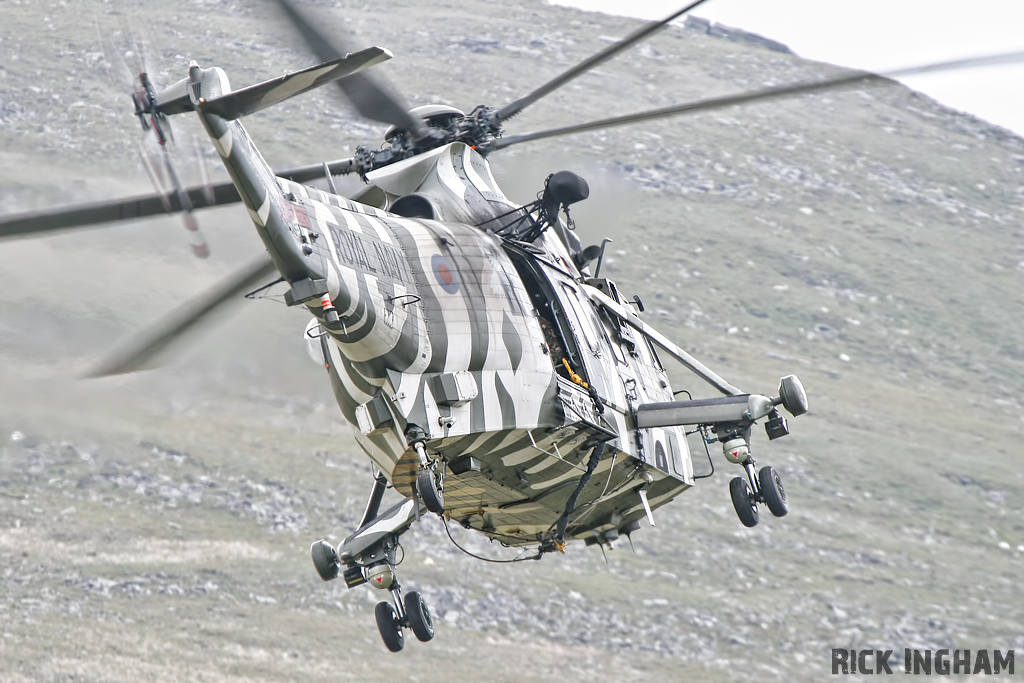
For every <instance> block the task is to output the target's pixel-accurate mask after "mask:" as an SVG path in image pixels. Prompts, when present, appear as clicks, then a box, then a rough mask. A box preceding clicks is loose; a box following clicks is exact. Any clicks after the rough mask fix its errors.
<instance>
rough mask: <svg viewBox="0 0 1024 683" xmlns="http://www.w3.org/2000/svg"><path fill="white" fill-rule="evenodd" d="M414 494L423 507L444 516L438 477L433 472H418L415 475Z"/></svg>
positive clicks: (442, 496)
mask: <svg viewBox="0 0 1024 683" xmlns="http://www.w3.org/2000/svg"><path fill="white" fill-rule="evenodd" d="M416 492H417V493H418V494H419V496H420V500H422V501H423V505H425V506H426V508H427V509H428V510H430V511H431V512H433V513H434V514H438V515H440V514H444V494H442V493H441V487H440V484H439V483H438V475H437V473H436V472H434V470H432V469H429V470H420V473H419V474H418V475H416Z"/></svg>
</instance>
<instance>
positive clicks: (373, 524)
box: [310, 470, 444, 652]
mask: <svg viewBox="0 0 1024 683" xmlns="http://www.w3.org/2000/svg"><path fill="white" fill-rule="evenodd" d="M420 475H421V478H422V475H427V476H428V477H429V479H428V481H429V482H434V481H435V480H434V473H433V471H432V470H424V471H423V472H421V473H420ZM419 486H420V487H421V488H420V491H421V493H420V498H422V499H423V504H424V505H426V506H428V507H429V506H430V505H431V504H433V502H435V501H439V500H440V491H437V490H436V489H434V488H433V487H428V485H427V484H426V483H424V484H419ZM386 487H387V479H386V478H385V477H384V475H382V474H381V473H379V472H378V473H376V474H375V476H374V483H373V488H372V489H371V491H370V498H369V500H368V501H367V503H366V510H365V512H363V518H362V521H361V522H360V524H359V528H358V529H357V530H356V531H355V532H354V533H353V534H352V535H351V536H349V537H348V538H346V539H345V540H344V541H342V542H341V544H340V545H339V546H338V548H337V550H335V548H334V547H333V546H331V544H330V543H328V542H327V541H323V540H321V541H317V542H316V543H314V544H313V546H312V547H311V548H310V551H311V554H312V557H313V566H314V567H316V571H317V573H318V574H319V575H320V578H322V579H323V580H324V581H331V580H333V579H336V578H338V577H339V576H343V577H344V579H345V585H346V586H348V587H349V588H354V587H355V586H358V585H360V584H363V583H368V584H370V585H371V586H373V587H374V588H377V589H379V590H386V591H388V592H390V593H391V601H390V602H389V601H387V600H384V601H381V602H379V603H377V607H376V609H375V610H374V614H375V616H376V619H377V630H378V631H380V637H381V640H383V641H384V645H385V647H387V649H388V650H390V651H391V652H399V651H401V650H402V648H404V647H405V635H404V631H403V629H406V628H410V629H412V632H413V634H415V636H416V638H417V639H419V640H420V641H422V642H427V641H429V640H431V639H433V637H434V622H433V620H432V619H431V618H430V610H429V609H428V608H427V604H426V603H425V602H424V601H423V596H421V595H420V594H419V593H418V592H417V591H412V592H410V593H409V594H407V595H405V596H404V598H403V596H402V587H401V586H400V585H399V583H398V577H397V576H395V565H396V564H398V561H399V558H398V549H399V548H400V544H399V537H400V536H401V535H402V534H404V533H405V532H406V531H408V530H409V527H410V526H411V525H412V523H413V522H415V521H416V519H417V518H418V517H419V514H420V501H416V500H411V499H406V500H404V501H402V502H400V503H398V504H396V505H394V506H392V507H391V508H389V509H388V510H385V511H384V512H380V504H381V500H382V498H383V495H384V489H385V488H386ZM431 492H433V493H435V494H436V496H435V498H434V499H433V501H432V500H431V499H430V494H431ZM424 493H425V494H426V495H424ZM443 509H444V507H443V505H442V506H441V510H442V511H443Z"/></svg>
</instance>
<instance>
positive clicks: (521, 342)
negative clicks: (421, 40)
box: [198, 68, 693, 545]
mask: <svg viewBox="0 0 1024 683" xmlns="http://www.w3.org/2000/svg"><path fill="white" fill-rule="evenodd" d="M203 89H204V93H210V94H209V95H207V96H208V97H212V96H214V95H216V94H219V93H220V92H228V91H229V89H230V88H229V86H228V83H227V79H226V77H225V76H224V74H223V71H221V70H220V69H216V68H214V69H207V70H206V71H205V72H204V77H203ZM198 111H199V116H200V118H201V119H202V121H203V124H204V126H205V127H206V129H207V131H208V132H209V134H210V136H211V138H212V139H213V141H214V144H215V146H216V147H217V150H218V152H219V153H220V155H221V157H222V159H223V161H224V164H225V166H226V167H227V169H228V172H229V173H230V175H231V177H232V179H233V180H234V182H235V184H236V186H238V188H239V194H240V195H241V197H242V200H243V202H244V203H245V206H246V208H247V209H248V211H249V214H250V216H251V217H252V220H253V223H254V224H255V226H256V229H257V232H258V233H259V234H260V237H261V238H262V239H263V241H264V244H265V245H266V247H267V250H268V251H269V253H270V255H271V257H272V258H273V260H274V262H275V264H276V265H277V267H278V269H279V270H280V271H281V274H282V275H283V276H284V277H285V279H286V280H288V281H289V282H297V281H301V280H306V279H312V280H324V281H326V283H327V288H328V293H329V295H330V297H331V301H332V303H333V304H334V306H335V308H336V309H337V311H338V313H339V315H340V317H341V319H342V321H343V324H342V326H341V329H337V330H327V329H326V327H324V330H325V334H324V335H323V336H322V337H321V340H320V343H321V349H322V350H323V352H324V358H325V361H326V362H325V365H326V370H327V373H328V375H329V378H330V381H331V384H332V388H333V390H334V393H335V396H336V398H337V401H338V404H339V406H340V408H341V412H342V415H343V416H344V418H345V420H346V421H348V422H349V423H350V424H352V425H353V428H354V432H355V436H356V440H357V442H358V443H359V444H360V446H361V447H362V448H363V449H364V450H365V451H366V453H367V454H368V455H369V457H370V458H371V460H373V462H374V463H375V464H376V465H377V467H379V468H380V469H381V471H383V472H384V473H385V474H386V475H387V476H388V477H389V479H390V480H391V481H392V483H393V484H394V485H395V488H396V489H397V490H398V491H399V492H401V493H403V494H405V495H407V496H411V495H412V494H413V492H412V482H413V480H414V477H415V474H416V471H417V469H418V467H419V461H418V458H417V456H416V454H415V452H414V451H413V450H412V449H411V448H409V445H408V444H407V443H406V439H405V437H404V434H405V429H406V427H407V426H408V425H411V424H415V425H417V426H419V427H420V428H421V429H422V430H424V432H425V433H426V434H427V436H428V439H427V446H428V450H429V451H430V452H431V453H432V454H436V455H437V456H438V457H441V458H443V459H444V460H445V461H447V462H448V463H452V462H455V461H456V460H457V459H458V458H460V457H463V456H466V455H472V456H473V457H474V458H476V460H477V461H478V462H479V463H480V467H479V469H478V470H476V469H468V470H465V471H463V472H461V473H460V474H458V475H456V474H454V473H452V472H451V471H450V470H449V471H448V472H447V474H446V481H445V500H446V511H447V514H448V515H450V516H451V517H452V518H453V519H456V520H458V521H459V522H461V523H463V524H464V525H466V526H469V527H472V528H476V529H479V530H481V531H483V532H484V533H486V534H488V535H490V536H492V537H493V538H498V539H500V540H502V541H503V542H505V543H508V544H511V545H515V544H525V543H533V542H537V541H538V540H540V539H541V537H543V536H544V534H546V533H548V531H549V530H550V528H551V527H552V525H553V523H554V522H555V520H556V519H557V517H558V515H559V514H560V513H561V511H562V509H563V508H564V506H565V501H566V499H567V498H568V496H569V495H570V493H571V492H572V490H573V489H574V488H575V486H576V483H577V481H578V480H579V478H580V476H582V474H583V472H584V471H585V469H586V468H585V463H586V460H587V458H588V457H589V456H590V454H591V452H592V451H593V449H594V447H595V446H596V444H598V443H600V442H606V443H607V444H608V447H607V448H606V449H605V452H604V456H603V458H602V460H601V462H600V463H599V464H598V467H597V470H596V472H595V474H594V477H593V478H592V480H591V482H590V484H588V486H587V487H586V488H585V489H584V491H583V492H582V494H581V496H580V498H579V503H578V505H577V510H578V514H577V515H576V517H575V518H574V519H572V520H571V523H570V525H569V530H568V533H567V537H568V538H583V537H587V536H590V535H591V534H592V533H594V532H595V531H603V530H606V529H614V528H617V527H618V528H621V527H622V526H623V525H624V524H626V523H628V522H630V521H632V520H635V519H638V518H639V517H642V516H643V515H644V512H643V509H642V506H641V503H640V499H639V496H638V495H637V493H636V491H637V489H638V488H639V487H640V486H642V485H643V486H645V487H646V488H647V489H648V496H649V499H650V501H651V505H652V507H658V506H659V505H662V504H664V503H666V502H668V501H669V500H671V499H672V498H674V497H675V496H676V495H678V494H679V493H680V492H682V491H684V490H685V489H686V488H688V487H689V486H690V485H692V482H693V479H692V477H693V471H692V466H691V464H690V457H689V451H688V449H687V448H686V440H685V436H684V434H683V433H682V431H681V430H680V429H679V428H662V429H656V430H643V431H637V430H636V429H635V423H634V420H633V411H634V409H635V406H636V405H639V404H641V403H646V402H652V401H659V400H670V398H671V391H670V390H669V388H668V382H667V379H666V377H665V375H664V370H663V369H661V368H660V364H659V363H658V362H657V361H656V358H655V356H654V355H653V350H652V349H651V348H650V347H649V345H648V344H647V343H646V341H645V340H639V341H638V340H636V339H632V340H630V339H628V338H627V337H628V334H627V333H625V332H623V331H622V330H621V329H619V327H618V325H616V324H615V323H614V321H611V320H610V319H606V318H605V317H603V316H601V315H600V314H599V313H598V312H597V309H596V308H595V307H594V306H593V305H592V304H591V303H589V302H590V297H588V296H587V292H586V288H587V287H589V286H590V285H588V284H585V283H584V282H582V280H583V277H582V274H581V273H580V272H579V271H578V270H576V268H575V266H574V265H573V263H572V260H571V258H570V256H569V252H568V249H567V248H566V246H565V245H564V244H563V243H562V242H561V241H560V240H558V239H557V238H556V237H554V236H553V231H548V232H546V233H545V234H544V235H543V236H542V237H541V238H540V239H539V240H538V241H537V242H536V243H535V244H534V245H532V246H531V250H532V251H531V252H529V253H530V254H533V253H534V252H536V255H535V256H530V255H528V256H526V257H524V256H523V252H521V251H520V252H517V253H519V256H518V258H521V259H522V258H528V259H533V261H534V262H535V263H534V266H536V268H537V269H538V271H537V272H539V273H543V277H544V278H546V279H547V282H546V283H545V286H546V287H549V288H551V291H553V292H557V296H558V297H559V301H560V302H561V304H560V305H561V306H562V307H563V308H564V309H565V310H566V311H571V312H572V315H573V316H574V318H573V320H574V322H569V323H567V326H568V329H567V330H564V331H563V332H564V333H565V334H567V335H572V336H574V337H575V339H574V340H572V341H573V343H576V344H578V346H579V348H580V350H581V355H580V358H581V362H582V363H583V364H584V366H585V367H581V368H579V370H580V371H581V372H584V373H585V375H586V376H587V377H589V378H590V381H591V383H592V384H593V385H594V387H595V388H596V389H597V390H598V392H599V394H600V395H601V397H602V399H603V400H604V403H605V406H606V407H605V409H604V413H603V414H601V413H600V412H599V411H598V410H597V407H596V405H595V403H594V401H593V399H592V397H591V396H590V395H589V394H588V393H587V392H586V391H584V390H582V389H581V388H580V387H578V386H576V385H574V384H573V383H571V382H569V381H568V380H566V379H564V378H562V377H560V376H559V375H558V374H557V373H556V371H555V367H556V364H557V363H558V361H559V359H556V358H552V356H551V355H549V354H550V349H549V347H548V346H547V343H546V340H545V336H544V331H543V330H542V328H541V325H540V321H539V315H538V312H537V310H536V309H535V305H534V301H533V300H532V299H531V295H530V293H529V292H528V291H527V289H526V286H525V284H524V281H523V279H522V274H521V273H520V272H519V271H518V270H517V267H516V264H515V263H513V261H512V259H511V258H510V255H509V252H508V250H507V249H506V248H505V247H506V245H503V244H502V243H501V241H500V240H499V239H498V238H496V237H495V236H494V235H493V234H489V233H488V232H486V231H484V230H481V229H479V228H476V227H473V225H475V224H480V223H483V222H484V221H487V220H488V219H491V218H494V217H495V216H497V215H499V214H502V213H505V212H507V211H509V210H511V209H513V208H515V207H514V205H513V204H512V203H511V202H510V201H509V200H508V199H506V198H505V197H504V195H503V194H502V193H501V190H500V189H499V188H498V187H497V184H496V183H495V182H494V179H493V177H492V176H491V174H490V171H489V169H488V167H487V163H486V160H484V159H483V158H482V157H481V156H480V155H479V154H477V153H476V152H474V151H472V150H470V149H469V148H467V147H466V146H465V145H461V144H459V143H455V144H452V145H448V146H447V147H445V148H442V149H441V150H440V151H439V152H438V153H437V154H434V155H432V158H431V160H430V161H431V163H432V165H431V166H430V167H429V168H428V169H427V171H426V172H425V173H423V164H424V162H423V160H422V159H419V158H416V159H413V160H410V161H413V162H415V163H410V164H408V166H409V168H410V169H411V168H413V167H415V168H416V169H418V170H417V171H416V173H417V175H418V178H419V180H418V182H416V183H414V184H412V187H413V189H414V190H415V192H416V193H417V194H420V195H422V196H423V197H425V198H426V199H427V200H429V201H430V203H431V204H432V206H434V207H435V208H436V213H437V215H440V216H445V217H449V218H456V219H458V221H459V222H451V221H447V222H442V221H436V220H425V219H413V218H404V217H401V216H397V215H394V214H390V213H387V212H385V211H382V210H380V209H377V208H374V207H371V206H367V205H363V204H360V203H357V202H354V201H350V200H348V199H346V198H344V197H340V196H338V195H334V194H329V193H325V192H322V191H320V190H318V189H315V188H311V187H307V186H304V185H300V184H296V183H292V182H290V181H287V180H284V179H280V178H276V177H275V176H274V175H273V173H272V171H271V170H270V168H269V166H267V164H266V162H265V161H264V160H263V159H262V157H261V156H260V155H259V153H258V151H257V150H256V148H255V145H254V144H253V143H252V141H251V140H250V138H249V137H248V135H247V134H246V132H245V130H244V128H243V127H242V125H241V124H240V123H239V122H237V121H225V120H224V119H221V118H220V117H218V116H217V115H215V114H212V113H208V112H203V111H202V109H201V108H199V109H198ZM404 163H405V162H400V163H399V164H395V165H394V167H388V168H387V169H385V170H387V171H388V173H387V174H383V173H382V174H380V177H379V178H377V180H378V181H379V182H380V183H381V185H382V186H383V187H384V189H385V191H387V190H388V187H389V186H390V187H392V188H395V187H398V186H400V185H401V184H402V183H405V184H406V185H407V186H408V185H410V181H409V180H408V178H407V177H403V176H402V173H403V167H402V166H401V164H404ZM421 173H422V175H420V174H421ZM404 189H406V190H408V187H406V188H404ZM306 306H307V307H308V309H309V311H310V312H311V313H312V314H313V316H314V317H315V318H316V319H317V320H319V321H320V322H321V323H323V321H324V310H323V308H322V307H321V305H320V302H319V301H318V300H312V301H309V302H307V303H306ZM459 373H464V374H462V375H459V376H460V378H461V380H460V381H463V383H465V384H467V385H468V383H469V379H468V378H472V384H473V385H474V387H473V388H474V389H475V394H474V395H473V396H472V397H468V394H467V400H465V401H454V402H451V401H447V402H439V401H438V397H437V395H436V392H437V388H436V384H435V383H436V381H437V380H438V378H439V377H441V376H442V375H446V376H450V377H455V376H456V375H458V374H459ZM469 393H470V394H472V393H474V392H472V391H470V392H469ZM375 400H376V401H383V410H384V411H385V414H386V416H387V419H383V420H382V425H381V426H380V428H371V429H369V430H366V431H364V430H361V429H360V428H359V410H360V409H361V407H363V408H365V407H366V406H367V405H368V404H370V403H371V402H373V401H375ZM445 403H447V404H445ZM659 448H660V449H662V451H663V452H665V453H668V454H669V456H668V457H666V459H665V460H664V462H662V461H660V460H656V459H655V457H654V453H655V451H656V450H657V449H659ZM641 472H648V473H649V475H650V476H651V478H652V482H651V483H650V484H645V483H644V481H643V480H641V479H639V478H638V477H639V475H640V473H641Z"/></svg>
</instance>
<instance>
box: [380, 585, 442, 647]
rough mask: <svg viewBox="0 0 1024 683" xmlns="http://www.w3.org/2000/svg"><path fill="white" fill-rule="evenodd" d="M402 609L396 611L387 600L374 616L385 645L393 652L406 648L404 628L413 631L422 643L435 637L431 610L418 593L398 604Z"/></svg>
mask: <svg viewBox="0 0 1024 683" xmlns="http://www.w3.org/2000/svg"><path fill="white" fill-rule="evenodd" d="M396 604H397V605H398V606H399V608H400V609H401V614H399V610H398V609H395V606H394V605H392V604H391V603H390V602H388V601H387V600H382V601H380V602H378V603H377V607H376V608H375V609H374V615H375V616H376V617H377V629H378V630H379V631H380V637H381V639H382V640H383V641H384V645H385V646H386V647H387V648H388V649H389V650H391V651H392V652H398V651H399V650H401V649H402V648H403V647H405V634H404V633H403V632H402V629H403V627H408V628H410V629H412V632H413V634H414V635H415V636H416V638H417V639H418V640H419V641H420V642H423V643H425V642H427V641H429V640H431V639H432V638H433V637H434V622H433V621H432V620H431V618H430V610H429V609H427V603H425V602H424V601H423V596H421V595H420V594H419V593H418V592H417V591H410V592H409V593H406V595H405V599H404V600H403V601H401V602H397V603H396Z"/></svg>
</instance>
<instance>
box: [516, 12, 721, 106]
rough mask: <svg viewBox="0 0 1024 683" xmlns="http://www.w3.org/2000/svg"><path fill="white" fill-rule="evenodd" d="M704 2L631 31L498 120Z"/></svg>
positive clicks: (531, 95)
mask: <svg viewBox="0 0 1024 683" xmlns="http://www.w3.org/2000/svg"><path fill="white" fill-rule="evenodd" d="M706 1H707V0H696V2H691V3H690V4H689V5H687V6H686V7H684V8H682V9H681V10H678V11H676V12H674V13H672V14H670V15H669V16H667V17H665V18H664V19H661V20H660V21H652V22H650V23H649V24H646V25H644V26H641V27H640V28H639V29H637V30H636V31H633V33H630V34H629V35H628V36H626V37H625V38H623V39H622V40H620V41H619V42H617V43H615V44H613V45H609V46H608V47H606V48H605V49H603V50H601V51H600V52H598V53H597V54H595V55H593V56H592V57H590V58H588V59H586V60H584V61H582V62H580V63H579V64H577V65H576V66H574V67H572V68H571V69H569V70H568V71H565V72H564V73H562V74H560V75H558V76H556V77H555V78H553V79H551V80H550V81H548V82H547V83H545V84H544V85H542V86H540V87H539V88H537V89H536V90H534V91H533V92H531V93H530V94H529V95H526V96H525V97H520V98H519V99H518V100H516V101H515V102H512V103H511V104H507V105H505V106H504V107H502V108H501V109H499V110H498V111H497V116H498V118H499V119H500V120H502V121H507V120H508V119H510V118H512V117H513V116H515V115H516V114H518V113H519V112H521V111H522V110H523V109H526V108H527V107H528V106H530V105H531V104H533V103H534V102H536V101H537V100H539V99H540V98H542V97H544V96H545V95H548V94H549V93H551V92H553V91H555V90H557V89H558V88H561V87H562V86H563V85H565V84H566V83H568V82H569V81H571V80H573V79H574V78H576V77H577V76H580V75H581V74H584V73H586V72H587V71H590V70H591V69H593V68H594V67H595V66H597V65H598V64H601V63H602V62H605V61H607V60H609V59H611V58H612V57H614V56H615V55H617V54H619V53H620V52H622V51H623V50H625V49H626V48H628V47H632V46H633V45H634V44H636V43H638V42H640V41H641V40H644V39H645V38H647V37H649V36H651V35H653V34H655V33H657V32H658V31H660V30H661V29H663V28H665V27H666V26H668V25H669V23H670V22H671V21H673V20H674V19H677V18H678V17H680V16H682V15H683V14H686V13H687V12H689V11H690V10H692V9H693V8H694V7H696V6H697V5H700V4H701V3H704V2H706Z"/></svg>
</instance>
